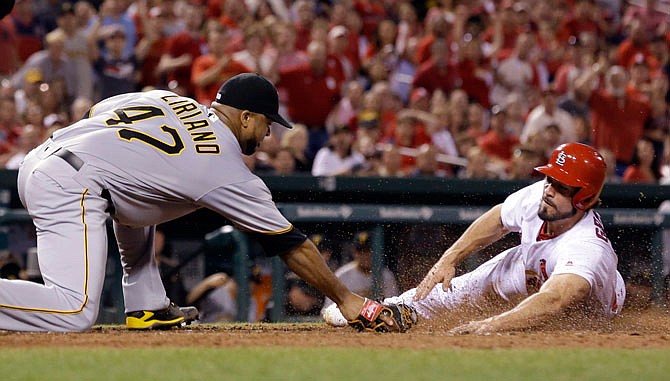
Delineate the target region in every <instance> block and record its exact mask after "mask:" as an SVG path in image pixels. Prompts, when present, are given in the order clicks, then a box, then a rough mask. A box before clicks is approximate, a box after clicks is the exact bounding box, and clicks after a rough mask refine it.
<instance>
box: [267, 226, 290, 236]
mask: <svg viewBox="0 0 670 381" xmlns="http://www.w3.org/2000/svg"><path fill="white" fill-rule="evenodd" d="M291 229H293V225H292V224H289V225H288V227H287V228H286V229H282V230H275V231H261V232H259V233H263V234H268V235H278V234H284V233H287V232H290V231H291Z"/></svg>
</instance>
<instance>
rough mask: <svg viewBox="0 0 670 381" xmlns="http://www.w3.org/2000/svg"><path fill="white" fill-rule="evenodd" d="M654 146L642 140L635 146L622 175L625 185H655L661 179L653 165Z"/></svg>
mask: <svg viewBox="0 0 670 381" xmlns="http://www.w3.org/2000/svg"><path fill="white" fill-rule="evenodd" d="M655 161H656V160H654V145H653V143H652V142H651V141H650V140H649V139H647V138H642V139H640V141H638V142H637V145H636V146H635V153H634V154H633V158H632V159H631V162H630V165H629V166H628V167H627V168H626V170H625V171H624V173H623V179H622V181H623V182H624V183H625V184H655V183H657V182H658V180H659V179H660V178H661V173H660V171H659V168H658V167H657V166H655V165H654V163H655Z"/></svg>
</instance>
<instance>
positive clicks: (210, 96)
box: [192, 25, 251, 104]
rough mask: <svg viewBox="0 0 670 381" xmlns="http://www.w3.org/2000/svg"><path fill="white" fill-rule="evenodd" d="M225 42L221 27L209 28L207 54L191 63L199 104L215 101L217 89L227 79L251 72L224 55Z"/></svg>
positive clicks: (226, 54)
mask: <svg viewBox="0 0 670 381" xmlns="http://www.w3.org/2000/svg"><path fill="white" fill-rule="evenodd" d="M226 41H227V39H226V33H225V31H224V29H223V26H220V25H219V26H214V27H212V28H210V30H209V32H208V34H207V46H208V48H209V54H205V55H202V56H200V57H198V58H196V59H195V61H194V62H193V69H192V80H193V85H194V86H195V97H196V99H197V101H198V102H199V103H201V104H210V103H211V102H212V101H213V100H214V99H216V93H217V92H218V91H219V87H221V84H222V83H224V82H225V81H226V80H228V78H231V77H234V76H236V75H237V74H240V73H247V72H250V71H251V70H250V69H249V68H248V67H246V66H245V65H243V64H241V63H239V62H237V61H235V60H233V58H232V57H231V55H230V54H228V53H226Z"/></svg>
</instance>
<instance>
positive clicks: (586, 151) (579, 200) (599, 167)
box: [535, 143, 607, 210]
mask: <svg viewBox="0 0 670 381" xmlns="http://www.w3.org/2000/svg"><path fill="white" fill-rule="evenodd" d="M606 169H607V165H606V164H605V160H604V159H603V157H602V156H600V154H599V153H598V151H596V150H595V148H593V147H590V146H587V145H585V144H581V143H566V144H562V145H560V146H558V148H556V149H555V150H554V152H553V153H552V154H551V159H549V163H547V165H544V166H542V167H536V168H535V170H536V171H538V172H540V173H542V174H544V175H545V176H548V177H551V178H553V179H556V180H557V181H559V182H561V183H563V184H565V185H569V186H571V187H574V188H579V191H578V192H577V193H576V194H575V195H574V196H573V197H572V205H574V207H575V208H577V209H579V210H585V209H588V208H590V207H592V206H593V205H594V204H595V203H596V202H598V196H600V191H601V190H602V189H603V184H604V183H605V172H606Z"/></svg>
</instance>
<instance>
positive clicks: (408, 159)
mask: <svg viewBox="0 0 670 381" xmlns="http://www.w3.org/2000/svg"><path fill="white" fill-rule="evenodd" d="M414 114H415V113H414V111H413V110H408V109H407V110H402V111H400V112H398V117H397V120H396V125H395V129H394V130H393V135H392V136H391V137H389V138H386V139H385V142H386V143H392V144H395V145H397V146H398V147H401V148H415V149H416V148H419V147H420V146H421V145H422V144H427V143H430V137H428V135H427V134H426V133H425V130H424V133H422V134H419V133H417V132H418V130H419V125H420V123H421V121H420V120H419V119H417V118H416V116H415V115H414ZM401 153H402V152H401ZM401 161H402V164H401V170H402V171H403V172H405V173H408V172H409V171H411V169H412V168H413V167H414V165H415V163H416V159H415V158H414V157H413V156H410V155H403V156H402V160H401Z"/></svg>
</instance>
